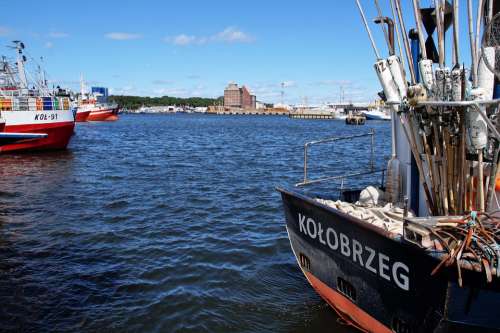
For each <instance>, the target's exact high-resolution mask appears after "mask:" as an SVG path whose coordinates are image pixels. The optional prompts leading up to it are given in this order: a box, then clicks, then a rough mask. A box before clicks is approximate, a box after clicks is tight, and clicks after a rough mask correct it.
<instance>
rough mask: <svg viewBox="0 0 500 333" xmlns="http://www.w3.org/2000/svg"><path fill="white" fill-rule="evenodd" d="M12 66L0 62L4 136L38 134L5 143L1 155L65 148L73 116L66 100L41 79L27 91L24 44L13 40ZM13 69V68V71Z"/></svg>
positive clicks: (72, 127)
mask: <svg viewBox="0 0 500 333" xmlns="http://www.w3.org/2000/svg"><path fill="white" fill-rule="evenodd" d="M13 48H14V49H15V50H16V53H17V60H16V65H15V67H14V66H11V65H10V63H9V62H8V61H7V60H6V58H5V57H4V58H3V59H2V60H1V63H0V114H1V117H2V118H3V120H4V121H5V126H4V129H3V131H4V132H6V133H33V134H35V133H39V134H44V135H42V136H32V137H31V138H30V139H27V140H23V141H20V142H16V143H12V144H7V145H4V146H3V147H1V150H0V151H1V152H10V151H21V150H22V151H24V150H53V149H65V148H66V147H67V145H68V143H69V141H70V139H71V136H72V135H73V130H74V126H75V117H74V113H73V112H72V111H71V109H70V100H69V98H68V97H63V96H57V95H56V94H55V92H54V91H50V90H49V89H48V88H47V85H46V83H45V80H44V79H41V80H37V81H34V82H32V83H33V85H34V86H33V88H31V89H30V88H28V80H27V75H26V71H25V63H26V61H27V58H26V57H25V55H24V54H23V51H24V48H25V46H24V44H23V43H22V42H20V41H14V47H13ZM14 68H16V69H14Z"/></svg>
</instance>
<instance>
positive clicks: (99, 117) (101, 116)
mask: <svg viewBox="0 0 500 333" xmlns="http://www.w3.org/2000/svg"><path fill="white" fill-rule="evenodd" d="M87 120H88V121H114V120H118V116H117V115H115V114H114V113H113V112H112V111H110V112H106V113H98V114H95V113H93V112H91V113H90V115H89V117H88V118H87Z"/></svg>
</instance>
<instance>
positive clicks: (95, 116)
mask: <svg viewBox="0 0 500 333" xmlns="http://www.w3.org/2000/svg"><path fill="white" fill-rule="evenodd" d="M80 82H81V92H80V98H79V100H78V108H77V111H76V114H77V121H115V120H118V109H119V108H118V105H117V104H115V103H109V102H108V90H107V89H106V88H100V87H92V92H91V93H87V92H86V88H85V83H84V81H83V78H82V79H81V81H80ZM79 118H80V119H82V120H79Z"/></svg>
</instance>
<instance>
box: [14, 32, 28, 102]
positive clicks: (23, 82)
mask: <svg viewBox="0 0 500 333" xmlns="http://www.w3.org/2000/svg"><path fill="white" fill-rule="evenodd" d="M14 44H15V45H16V46H15V47H16V50H17V60H16V63H17V71H18V73H19V83H20V86H21V91H22V92H23V93H27V91H28V79H27V78H26V70H25V68H24V63H25V61H26V57H25V56H24V55H23V50H24V43H23V42H21V41H18V40H15V41H14Z"/></svg>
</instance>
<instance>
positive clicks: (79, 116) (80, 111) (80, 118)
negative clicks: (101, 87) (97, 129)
mask: <svg viewBox="0 0 500 333" xmlns="http://www.w3.org/2000/svg"><path fill="white" fill-rule="evenodd" d="M89 115H90V110H85V109H84V108H77V109H76V121H77V122H86V121H87V120H88V118H89Z"/></svg>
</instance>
